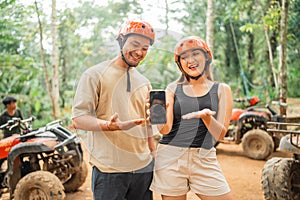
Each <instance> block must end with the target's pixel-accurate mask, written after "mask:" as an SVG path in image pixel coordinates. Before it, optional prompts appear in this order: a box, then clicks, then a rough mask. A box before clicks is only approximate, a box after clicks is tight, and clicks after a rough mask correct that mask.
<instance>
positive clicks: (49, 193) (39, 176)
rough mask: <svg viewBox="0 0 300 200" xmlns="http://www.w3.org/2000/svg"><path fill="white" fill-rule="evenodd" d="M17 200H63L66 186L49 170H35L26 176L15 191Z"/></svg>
mask: <svg viewBox="0 0 300 200" xmlns="http://www.w3.org/2000/svg"><path fill="white" fill-rule="evenodd" d="M14 199H15V200H33V199H39V200H53V199H55V200H63V199H65V192H64V187H63V185H62V183H61V182H60V180H59V179H58V178H57V177H56V176H55V175H54V174H52V173H50V172H47V171H35V172H32V173H29V174H27V175H26V176H24V177H23V178H22V179H21V180H20V181H19V182H18V184H17V186H16V189H15V191H14Z"/></svg>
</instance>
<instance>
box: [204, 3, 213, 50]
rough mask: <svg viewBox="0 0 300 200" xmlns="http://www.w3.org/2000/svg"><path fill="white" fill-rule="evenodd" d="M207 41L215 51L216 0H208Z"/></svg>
mask: <svg viewBox="0 0 300 200" xmlns="http://www.w3.org/2000/svg"><path fill="white" fill-rule="evenodd" d="M206 42H207V45H208V47H209V48H210V49H211V51H213V47H214V0H207V10H206Z"/></svg>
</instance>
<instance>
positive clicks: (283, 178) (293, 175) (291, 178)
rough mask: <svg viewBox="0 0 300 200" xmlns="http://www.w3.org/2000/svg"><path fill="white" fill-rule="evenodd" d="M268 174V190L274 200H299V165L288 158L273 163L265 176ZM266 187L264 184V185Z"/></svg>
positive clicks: (296, 161)
mask: <svg viewBox="0 0 300 200" xmlns="http://www.w3.org/2000/svg"><path fill="white" fill-rule="evenodd" d="M266 173H269V175H268V176H270V178H269V182H268V185H269V188H270V191H272V194H273V196H272V199H274V200H286V199H289V200H298V199H300V188H299V185H300V163H299V161H298V160H293V159H290V158H282V159H278V160H277V161H276V162H273V167H272V166H270V167H269V169H268V170H266V172H265V174H266ZM265 185H266V183H265Z"/></svg>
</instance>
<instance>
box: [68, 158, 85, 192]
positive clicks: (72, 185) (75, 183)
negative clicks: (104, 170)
mask: <svg viewBox="0 0 300 200" xmlns="http://www.w3.org/2000/svg"><path fill="white" fill-rule="evenodd" d="M87 173H88V169H87V166H86V163H85V162H82V164H81V166H80V168H79V170H78V171H77V172H76V173H74V174H72V176H71V178H70V179H68V180H67V181H66V182H65V183H64V184H63V185H64V187H65V191H66V192H74V191H76V190H77V189H78V188H79V187H80V186H81V185H82V184H83V183H84V182H85V179H86V177H87Z"/></svg>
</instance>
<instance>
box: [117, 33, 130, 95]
mask: <svg viewBox="0 0 300 200" xmlns="http://www.w3.org/2000/svg"><path fill="white" fill-rule="evenodd" d="M126 40H127V37H126V36H124V41H122V40H121V39H120V38H118V42H119V45H120V52H121V57H122V60H123V61H124V62H125V63H126V65H127V66H128V68H127V70H126V74H127V92H130V91H131V81H130V73H129V70H130V67H134V66H133V65H131V64H129V62H128V61H127V60H126V58H125V56H124V53H123V46H124V44H125V42H126Z"/></svg>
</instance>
